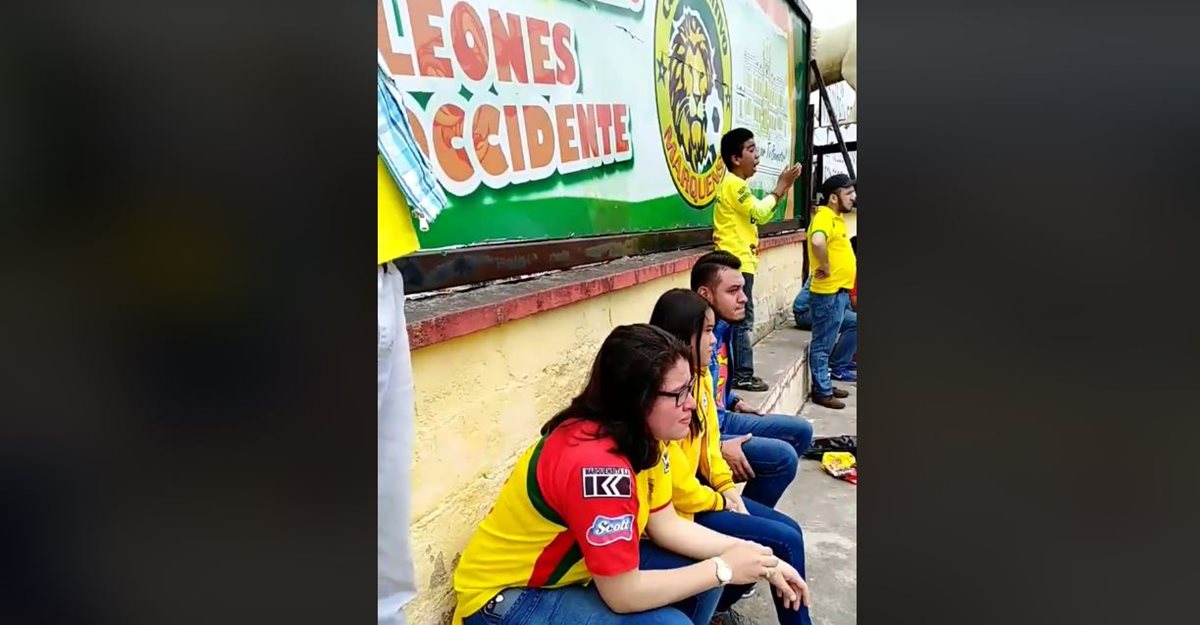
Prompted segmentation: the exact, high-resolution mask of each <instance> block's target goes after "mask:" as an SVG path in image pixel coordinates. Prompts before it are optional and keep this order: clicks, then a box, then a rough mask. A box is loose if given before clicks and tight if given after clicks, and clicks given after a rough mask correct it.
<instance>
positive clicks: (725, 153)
mask: <svg viewBox="0 0 1200 625" xmlns="http://www.w3.org/2000/svg"><path fill="white" fill-rule="evenodd" d="M721 160H723V161H725V177H724V178H722V179H721V183H720V185H718V186H717V202H716V204H715V205H714V206H713V243H715V244H716V248H717V250H719V251H724V252H729V253H730V254H733V255H734V256H736V257H737V258H738V260H740V261H742V267H741V271H742V275H743V276H744V277H745V279H746V282H745V284H744V285H743V287H742V289H743V290H744V291H745V293H746V317H745V318H744V319H742V320H741V321H740V322H738V323H737V324H736V325H735V326H734V336H733V348H734V358H733V376H732V386H733V388H735V389H737V390H742V391H754V392H763V391H765V390H767V384H766V382H763V381H762V379H761V378H758V377H756V376H755V375H754V348H753V343H752V341H751V336H750V333H751V331H752V330H753V328H754V295H753V289H754V274H755V273H757V271H758V224H760V223H764V222H766V221H767V220H769V219H770V218H771V216H772V215H774V214H775V207H776V206H778V204H779V202H780V201H781V200H783V198H784V197H785V196H786V195H787V192H788V191H790V190H791V188H792V185H793V184H795V183H796V178H797V177H798V176H799V175H800V164H799V163H796V164H795V165H792V166H791V167H788V168H786V169H784V170H783V171H782V172H780V173H779V178H778V180H776V182H775V189H774V190H772V191H771V192H770V193H768V194H767V195H766V196H765V197H763V198H762V199H759V198H756V197H754V194H753V193H751V192H750V185H748V184H746V180H748V179H749V178H750V177H751V176H753V175H754V174H755V173H756V172H757V171H758V146H757V145H756V144H755V142H754V133H752V132H750V131H749V130H747V129H746V128H734V129H733V130H730V131H729V132H727V133H725V136H723V137H721Z"/></svg>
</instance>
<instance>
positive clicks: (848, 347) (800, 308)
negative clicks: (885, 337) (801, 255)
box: [792, 278, 858, 371]
mask: <svg viewBox="0 0 1200 625" xmlns="http://www.w3.org/2000/svg"><path fill="white" fill-rule="evenodd" d="M809 279H810V280H811V278H809ZM810 297H811V295H810V294H809V292H808V282H807V281H806V282H805V283H804V288H803V289H801V290H800V294H799V295H797V296H796V301H795V302H793V303H792V316H793V317H794V318H795V319H796V327H797V328H800V329H801V330H811V329H812V311H811V310H810V309H809V307H808V300H809V298H810ZM849 301H850V298H846V312H845V313H844V314H843V316H842V325H841V326H839V327H838V339H837V342H836V344H834V346H833V351H832V352H831V353H830V355H829V368H830V369H832V370H834V371H837V370H839V369H845V368H846V367H848V366H850V363H851V361H853V360H854V353H855V352H856V351H858V313H857V312H855V311H854V309H853V308H851V307H850V305H849Z"/></svg>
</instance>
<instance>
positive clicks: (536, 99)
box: [378, 0, 809, 249]
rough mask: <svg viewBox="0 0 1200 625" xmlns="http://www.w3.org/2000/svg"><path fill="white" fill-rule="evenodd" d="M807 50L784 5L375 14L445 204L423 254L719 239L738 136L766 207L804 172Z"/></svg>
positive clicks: (598, 0) (802, 29) (451, 0)
mask: <svg viewBox="0 0 1200 625" xmlns="http://www.w3.org/2000/svg"><path fill="white" fill-rule="evenodd" d="M808 45H809V30H808V24H807V23H805V22H804V20H803V19H802V18H800V17H799V16H796V15H794V14H792V13H791V12H790V11H789V10H788V9H787V8H786V6H785V5H784V4H783V3H782V2H781V1H780V0H590V2H581V1H578V0H572V1H565V0H562V1H550V0H504V1H500V0H486V1H485V0H380V2H379V24H378V47H379V53H380V55H381V56H382V58H383V60H384V62H385V64H386V66H387V68H388V69H389V70H390V72H391V73H392V75H393V77H394V78H395V80H396V84H397V87H398V88H399V90H400V91H401V93H402V94H403V100H404V101H403V105H404V106H405V108H406V109H407V111H408V114H409V120H410V122H411V123H412V126H413V129H414V132H415V134H416V137H417V142H418V144H419V145H420V146H421V149H422V150H423V151H424V152H425V154H426V156H427V157H428V158H429V161H430V163H431V164H432V166H433V168H434V172H435V174H436V175H437V177H438V180H439V182H440V183H441V184H442V186H443V187H444V188H445V190H446V195H447V197H448V198H449V200H450V204H449V207H448V208H447V209H446V210H445V211H444V212H442V214H441V215H440V216H439V217H438V219H437V220H436V221H435V222H434V223H433V224H431V225H430V226H429V228H428V230H425V231H420V232H419V237H420V240H421V245H422V247H423V248H424V249H437V248H449V247H459V246H468V245H478V244H483V243H494V242H499V241H528V240H539V239H560V238H572V237H582V236H591V235H602V234H618V233H633V232H648V231H656V230H672V229H678V228H689V227H701V226H711V225H712V208H711V204H712V201H713V198H714V196H715V193H716V183H717V182H718V181H719V180H720V179H721V176H723V175H724V173H725V168H724V164H723V163H722V162H721V158H720V154H719V152H718V146H719V141H720V137H721V135H722V134H724V133H725V132H726V131H728V130H729V129H730V128H734V127H738V126H745V127H747V128H750V129H751V130H752V131H753V132H754V133H755V136H756V143H757V144H758V146H759V147H760V150H761V161H760V165H759V173H758V174H757V175H756V176H755V177H754V178H753V179H752V180H751V186H752V187H754V188H755V189H756V190H758V191H759V192H764V191H765V190H766V189H769V188H771V187H773V186H774V179H775V177H776V176H777V175H778V172H779V171H781V170H782V169H783V168H784V167H785V166H787V165H788V164H790V163H793V162H795V161H797V160H800V159H801V155H800V153H799V151H800V149H802V146H803V141H802V139H801V136H800V135H801V129H802V128H803V119H804V114H805V111H806V104H807V102H806V100H807V89H806V86H807V79H808V74H807V70H806V67H807V66H806V64H807V62H808ZM787 216H788V217H790V215H787ZM783 217H785V215H784V214H783V211H779V212H777V213H776V219H780V218H783Z"/></svg>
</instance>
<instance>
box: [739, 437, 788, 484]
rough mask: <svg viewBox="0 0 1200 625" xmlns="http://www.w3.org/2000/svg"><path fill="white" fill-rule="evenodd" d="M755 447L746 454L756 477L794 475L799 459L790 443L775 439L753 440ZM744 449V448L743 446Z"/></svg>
mask: <svg viewBox="0 0 1200 625" xmlns="http://www.w3.org/2000/svg"><path fill="white" fill-rule="evenodd" d="M752 440H753V441H755V445H754V447H753V449H752V450H748V453H747V454H746V457H747V459H748V460H749V461H750V467H751V468H752V469H754V473H755V474H756V475H758V474H763V475H791V476H795V475H796V467H797V466H798V465H799V464H800V459H799V457H798V455H797V454H796V449H795V447H794V446H793V444H792V442H791V441H784V440H780V439H777V438H754V439H752ZM743 449H744V450H745V449H746V446H743Z"/></svg>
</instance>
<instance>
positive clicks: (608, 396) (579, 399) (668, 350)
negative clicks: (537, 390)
mask: <svg viewBox="0 0 1200 625" xmlns="http://www.w3.org/2000/svg"><path fill="white" fill-rule="evenodd" d="M688 351H689V350H688V348H687V346H686V345H685V344H684V343H683V342H681V341H680V340H679V339H677V338H675V337H674V336H672V335H671V334H669V333H668V332H666V331H665V330H662V329H660V328H656V327H654V326H652V325H650V324H648V323H635V324H633V325H624V326H617V327H616V328H613V331H612V332H611V333H609V335H608V338H606V339H604V343H603V344H602V345H600V353H598V354H596V361H595V362H594V363H593V364H592V371H591V373H590V374H589V375H588V381H587V385H586V386H584V388H583V392H582V393H580V394H579V395H578V396H576V397H575V399H572V400H571V404H570V405H569V406H567V407H566V408H564V409H563V410H562V411H560V412H559V413H558V414H556V415H554V416H553V417H551V418H550V420H549V421H547V422H546V424H545V425H543V426H542V436H546V435H548V434H550V433H551V432H553V431H554V429H555V428H557V427H558V426H559V425H562V424H563V423H564V422H566V421H569V420H571V419H583V420H585V421H591V422H593V423H595V424H597V425H599V426H600V431H599V432H597V435H598V436H601V437H603V436H607V437H609V438H612V439H613V441H614V442H615V443H616V449H614V450H613V451H614V452H615V453H618V454H620V455H622V456H625V457H626V458H628V459H629V463H630V464H631V465H633V470H634V471H635V472H637V471H644V470H646V469H649V468H650V467H652V466H654V465H655V464H658V462H659V457H660V452H659V446H658V441H657V440H655V438H654V435H653V434H651V433H650V428H649V426H648V425H647V424H646V416H647V415H648V414H650V408H651V407H652V406H653V405H654V401H655V400H656V399H658V397H659V395H658V391H659V390H661V387H662V383H663V378H664V377H666V374H667V370H669V369H670V368H671V367H673V366H674V365H675V363H677V362H679V361H680V360H684V361H688V360H690V359H689V357H688Z"/></svg>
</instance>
